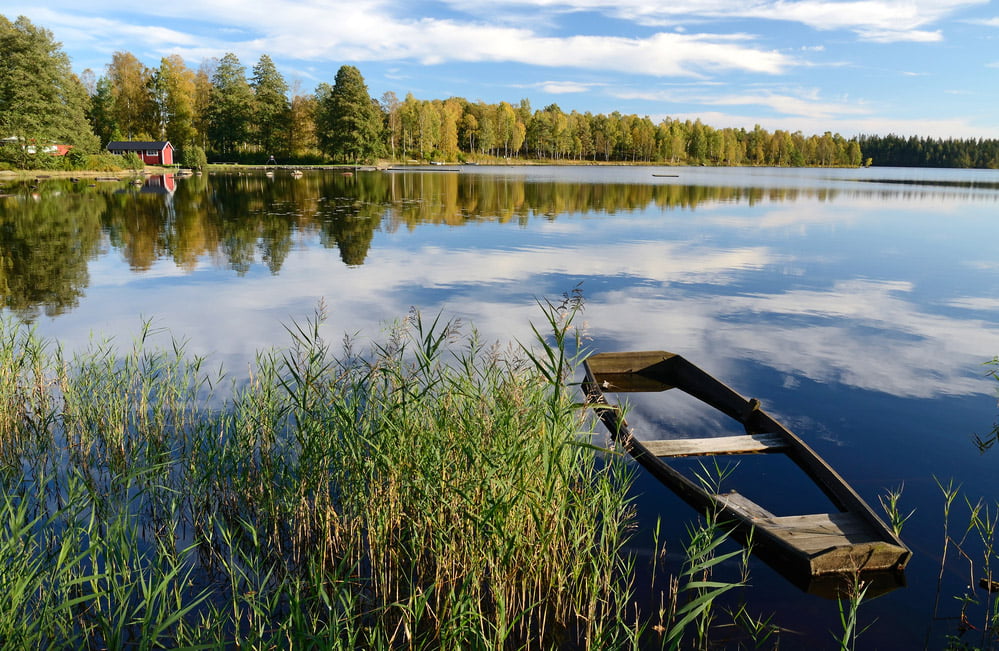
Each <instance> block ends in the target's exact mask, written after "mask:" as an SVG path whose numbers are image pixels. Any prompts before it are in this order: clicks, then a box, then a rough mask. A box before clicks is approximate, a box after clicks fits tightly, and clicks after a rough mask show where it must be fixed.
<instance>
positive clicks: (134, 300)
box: [0, 167, 999, 648]
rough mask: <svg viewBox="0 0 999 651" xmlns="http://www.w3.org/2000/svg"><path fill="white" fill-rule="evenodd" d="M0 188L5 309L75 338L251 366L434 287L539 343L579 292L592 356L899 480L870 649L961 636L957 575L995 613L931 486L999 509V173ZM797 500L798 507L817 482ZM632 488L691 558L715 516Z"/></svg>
mask: <svg viewBox="0 0 999 651" xmlns="http://www.w3.org/2000/svg"><path fill="white" fill-rule="evenodd" d="M653 174H675V175H677V176H676V177H672V176H664V177H656V176H653ZM0 195H3V196H2V198H0V260H2V265H0V295H2V296H3V297H4V304H5V306H6V308H5V309H6V312H7V313H12V314H15V315H17V316H19V317H20V318H22V319H27V320H31V321H33V322H34V323H35V324H36V325H37V328H38V330H39V332H40V333H41V334H43V335H46V336H51V337H54V338H57V339H58V340H59V341H60V342H62V344H63V345H64V346H65V347H67V348H69V349H73V348H79V347H85V346H86V345H87V343H88V341H89V340H90V338H91V337H95V338H103V337H107V336H111V337H116V338H117V339H118V341H120V342H121V343H122V345H123V346H124V345H127V344H128V342H129V341H130V340H131V338H132V337H133V336H134V335H135V334H137V333H138V331H139V328H140V325H141V323H142V322H143V320H145V319H151V320H152V321H153V324H154V325H155V326H157V327H161V328H165V329H168V330H169V331H170V332H171V333H172V334H173V335H174V336H177V337H180V338H185V339H187V340H188V342H189V344H188V346H189V349H190V350H191V352H192V353H199V354H202V353H203V354H209V355H210V356H211V359H212V360H214V361H215V362H216V363H222V364H224V365H225V366H226V368H228V369H230V371H231V372H233V373H234V374H238V373H239V372H241V371H242V369H245V368H246V367H247V364H249V363H250V362H252V359H253V354H254V352H255V351H257V350H260V349H263V348H267V347H270V346H278V345H283V344H285V343H286V342H287V341H288V336H287V333H286V332H285V330H284V325H286V324H290V323H291V322H292V321H295V320H298V321H302V320H304V319H307V318H309V316H310V315H311V314H312V313H313V311H314V310H315V308H316V306H317V304H318V303H319V301H320V300H325V303H326V305H327V307H328V311H329V320H328V324H327V326H326V331H327V333H329V336H330V337H331V338H332V339H336V338H338V337H339V336H341V335H343V334H355V333H356V334H357V335H358V337H359V338H360V339H361V340H367V339H378V338H379V337H380V333H381V332H382V329H383V327H384V326H385V325H386V324H388V323H390V322H391V321H393V320H396V319H400V318H402V317H404V316H405V315H406V313H407V312H408V311H409V309H410V307H411V306H415V307H418V308H419V309H420V310H422V311H423V312H424V314H436V313H437V312H439V311H442V312H443V313H444V315H445V316H447V317H457V318H460V319H462V320H463V321H464V322H466V323H469V324H474V326H475V327H476V328H477V329H478V330H479V332H480V333H481V335H482V336H483V337H484V338H486V339H490V340H492V339H499V340H503V341H508V340H512V339H519V340H522V341H529V340H530V323H531V322H532V321H534V322H536V323H538V324H540V323H541V320H542V318H541V314H540V311H539V309H538V307H537V304H536V299H538V298H544V297H548V298H551V299H553V300H555V299H558V298H560V297H561V296H562V294H563V293H565V292H570V291H572V290H573V289H574V288H576V287H577V286H579V287H580V288H581V289H582V292H583V294H584V296H585V300H586V307H585V313H584V318H585V321H586V323H587V334H588V336H589V337H590V340H589V342H588V343H589V345H590V346H591V347H592V349H593V350H594V351H611V350H647V349H666V350H671V351H673V352H677V353H681V354H683V355H684V356H685V357H687V358H688V359H689V360H691V361H692V362H694V363H695V364H698V365H700V366H702V367H703V368H705V369H706V370H708V371H709V372H711V373H712V374H714V375H715V376H716V377H718V378H719V379H721V380H722V381H724V382H726V383H727V384H729V385H730V386H732V387H733V388H735V389H736V390H737V391H739V392H741V393H743V394H745V395H752V396H755V397H758V398H760V399H761V400H762V402H763V404H764V407H765V408H766V409H767V410H768V411H770V412H771V413H773V414H774V415H775V416H776V417H778V418H779V419H781V420H783V421H784V422H785V424H787V425H788V426H789V427H791V429H793V430H795V431H796V432H797V433H798V434H799V435H800V436H801V437H802V438H804V439H805V440H806V441H807V442H808V443H809V444H810V445H812V446H813V447H814V448H815V449H816V450H817V451H818V452H819V453H820V454H822V455H823V456H824V457H825V459H826V460H827V461H828V462H829V463H830V464H831V465H833V466H834V467H835V468H836V469H837V470H839V471H840V473H841V474H842V475H843V476H844V477H845V478H846V479H847V480H848V481H849V482H850V483H851V484H852V485H853V486H854V487H855V488H856V489H857V490H858V492H860V493H861V495H862V496H863V497H864V498H866V499H867V500H868V501H869V502H870V503H871V504H872V506H874V507H875V509H876V510H880V507H878V506H877V504H878V496H879V495H881V494H883V493H884V491H885V489H888V488H897V487H899V486H902V485H904V491H903V497H902V506H903V509H904V510H905V511H906V512H908V511H909V510H911V509H916V511H915V514H914V515H913V516H912V517H911V519H910V520H909V521H908V522H907V523H906V525H905V528H904V530H903V539H904V540H905V541H906V542H907V544H909V545H910V547H911V548H912V549H913V552H914V557H913V560H912V561H911V563H910V565H909V569H908V571H907V573H906V575H907V581H908V586H907V587H905V588H902V589H898V590H894V591H892V592H889V593H887V594H885V595H882V596H880V597H878V598H876V599H873V600H871V601H869V602H867V603H865V604H864V605H863V606H862V607H861V610H860V622H861V625H867V624H870V625H871V627H870V629H868V630H867V631H866V632H865V633H864V634H863V636H862V637H861V639H860V643H859V644H860V647H861V648H920V647H923V646H928V647H929V648H938V647H940V646H942V645H943V643H944V639H945V636H947V635H950V634H957V633H958V631H959V620H958V616H959V614H960V604H959V603H958V601H957V600H956V599H955V597H958V596H961V595H964V594H968V595H970V596H974V597H975V598H976V599H977V600H978V601H979V604H980V605H979V606H976V607H971V608H969V610H968V614H969V617H971V618H973V619H972V623H974V624H975V625H976V626H980V625H981V623H982V621H983V620H982V618H983V617H984V615H983V608H984V607H987V606H986V600H987V599H988V595H987V593H985V592H984V591H982V590H977V591H976V590H973V589H971V588H969V587H968V586H970V585H972V584H973V583H974V584H977V582H978V579H979V578H981V577H983V576H985V575H986V573H987V568H986V567H985V566H984V563H983V558H982V552H981V545H980V544H978V543H976V542H975V541H974V540H973V538H974V536H970V537H969V538H968V540H967V541H965V543H964V544H963V547H962V549H964V550H965V551H966V552H967V554H968V555H969V556H970V557H971V558H973V560H974V564H973V573H974V576H972V571H971V570H969V565H970V564H969V561H968V560H967V559H963V558H960V557H958V556H957V554H956V553H955V546H954V545H953V544H952V545H951V551H950V555H949V559H948V562H947V563H946V565H945V566H944V569H943V572H942V577H943V578H942V582H941V584H940V588H939V605H936V602H937V600H938V577H939V576H941V558H940V557H941V552H942V550H943V544H944V528H943V524H942V522H943V497H942V493H941V491H940V489H939V488H938V486H937V480H940V481H943V482H947V481H949V480H950V479H953V480H955V482H956V483H960V484H961V485H962V497H961V498H959V501H958V503H956V505H955V507H954V512H953V513H952V514H951V520H952V523H953V525H952V530H951V533H952V535H953V537H954V538H955V539H958V540H959V539H960V537H961V536H962V535H963V533H964V527H965V525H966V524H967V521H968V520H967V518H968V506H967V505H966V504H965V502H964V498H965V497H966V498H967V499H968V500H970V501H972V502H975V501H977V500H978V499H979V498H983V499H984V500H985V503H986V504H987V505H988V508H989V509H990V514H991V515H992V517H996V513H997V509H999V506H997V498H999V490H997V489H999V481H997V480H996V478H995V473H994V469H995V467H996V465H997V463H999V449H992V450H986V451H984V452H981V451H980V450H979V449H978V447H977V446H976V445H975V442H974V436H975V435H976V434H977V435H981V436H985V435H987V434H988V433H989V432H991V431H992V428H993V424H994V423H995V421H996V419H997V416H999V408H997V404H996V389H997V388H999V383H997V382H995V381H994V380H992V379H990V378H988V377H987V376H986V372H987V369H986V367H984V366H983V365H982V364H983V362H985V361H987V360H990V359H992V357H993V356H995V355H997V354H999V172H993V171H968V170H899V169H878V168H872V169H856V170H819V169H804V170H784V169H713V168H700V169H694V168H673V169H668V168H647V167H578V168H577V167H523V168H519V167H518V168H506V167H504V168H492V167H465V168H463V169H462V171H461V173H455V172H447V171H431V172H370V173H365V172H361V173H358V174H356V175H354V176H343V175H341V174H338V173H334V172H307V173H306V174H305V175H304V176H303V177H301V178H293V177H292V176H291V175H290V174H289V173H287V172H281V171H279V172H277V173H276V174H275V175H274V176H273V177H266V176H264V175H262V174H260V175H222V174H219V175H208V176H203V177H192V178H185V179H174V178H172V177H167V178H164V177H154V178H151V179H150V180H149V181H148V182H147V183H146V185H144V186H142V187H137V186H133V185H130V184H128V183H127V182H120V183H105V182H93V181H89V180H83V181H80V182H71V181H70V180H55V179H53V180H42V181H41V182H40V183H37V184H35V183H34V182H24V183H18V182H13V181H0ZM168 341H169V340H168V339H166V338H164V339H163V343H164V345H166V344H167V343H168ZM634 417H635V418H636V419H637V420H638V422H643V423H649V424H650V425H657V426H663V427H671V428H680V429H683V430H684V431H687V432H689V433H691V434H695V435H696V434H698V433H699V432H698V431H697V430H698V429H705V428H707V427H709V426H710V424H711V423H709V422H706V421H705V420H704V417H703V416H699V415H697V414H689V415H683V416H682V417H681V418H682V419H683V420H682V421H681V422H678V421H677V420H676V419H674V418H672V417H671V418H670V420H669V421H668V422H666V421H665V419H664V418H663V417H662V413H661V408H657V406H656V405H655V404H644V403H643V404H639V405H636V407H635V414H634ZM996 447H997V448H999V446H996ZM772 472H775V473H776V472H782V471H781V470H780V469H777V468H775V469H773V470H772ZM764 477H765V472H764ZM764 483H765V479H764ZM779 497H781V498H782V499H784V500H785V501H786V502H787V503H788V504H789V505H790V506H789V508H793V505H794V504H795V503H796V501H797V499H798V496H797V495H787V496H779ZM635 504H636V506H637V508H638V513H639V519H640V525H641V528H640V530H639V531H638V532H637V534H636V543H635V551H636V553H637V555H638V559H639V560H638V563H639V565H641V564H643V563H644V562H645V560H646V559H648V558H649V557H650V556H651V555H652V545H651V542H649V538H648V535H647V533H648V530H649V529H650V528H651V527H652V526H654V523H655V520H656V518H657V517H658V516H660V515H662V516H663V517H664V518H665V519H667V521H669V522H671V524H670V525H669V532H668V535H667V546H668V551H669V552H670V559H671V562H675V561H676V559H678V558H679V557H678V554H679V550H680V549H681V547H682V544H683V542H684V531H683V526H681V525H679V524H676V522H684V521H689V520H691V519H692V518H693V517H694V515H695V514H694V512H693V511H692V510H691V509H689V508H688V507H686V506H685V505H684V504H682V503H680V502H679V501H678V500H677V499H676V498H674V497H673V496H672V495H671V494H669V493H667V492H665V491H664V490H663V489H661V488H660V487H659V486H658V485H656V484H655V483H654V482H651V481H649V480H647V479H646V478H644V477H643V476H640V477H639V479H638V481H637V483H636V487H635ZM993 561H994V565H995V566H996V567H997V568H999V559H993ZM671 570H672V571H674V572H675V571H677V570H678V567H676V565H675V564H674V565H673V566H672V567H671ZM997 573H999V572H997ZM994 578H995V577H994ZM644 581H645V577H644V576H640V578H639V583H642V582H644ZM751 583H752V586H751V587H749V588H747V589H745V590H743V591H741V592H740V593H739V595H738V596H737V597H736V601H738V600H745V601H747V602H748V603H749V604H750V606H751V609H752V610H754V612H757V613H762V614H764V615H767V614H770V613H776V614H775V615H774V621H775V623H778V624H780V625H781V626H783V627H786V628H787V629H790V630H791V631H792V632H787V633H784V634H783V635H782V637H781V646H782V648H796V647H799V646H802V645H804V644H806V643H808V644H811V645H813V646H814V645H818V646H819V647H823V646H829V645H832V644H833V638H832V633H833V632H835V631H837V630H839V626H840V625H839V615H838V611H837V604H836V603H835V602H834V601H828V600H825V599H822V598H819V597H814V596H811V595H805V594H804V593H802V592H801V591H800V590H798V589H797V588H795V587H793V586H791V585H790V584H788V583H787V582H786V581H784V580H783V579H782V578H781V577H780V576H779V575H777V574H776V573H775V572H773V571H772V570H770V569H769V568H768V567H766V566H765V565H762V564H760V563H754V564H753V566H752V578H751ZM636 587H637V588H638V591H639V593H641V592H643V591H647V586H645V585H638V586H636ZM976 618H977V619H976ZM969 635H971V636H972V637H970V638H966V639H968V641H969V642H972V643H976V642H977V640H978V638H977V637H974V633H970V634H969Z"/></svg>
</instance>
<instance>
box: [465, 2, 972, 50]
mask: <svg viewBox="0 0 999 651" xmlns="http://www.w3.org/2000/svg"><path fill="white" fill-rule="evenodd" d="M473 2H474V0H451V1H450V3H449V4H451V5H452V6H455V7H458V8H460V9H463V10H466V11H474V10H475V9H474V7H473ZM986 2H987V0H940V1H937V0H853V1H846V2H842V1H837V0H797V1H796V0H755V1H753V0H749V1H747V2H742V3H733V2H729V1H727V0H678V1H674V2H657V3H649V2H647V1H646V0H498V1H497V2H492V3H488V5H487V6H488V7H489V11H497V10H499V9H500V8H503V9H509V8H510V7H529V8H535V9H547V10H550V11H575V12H579V11H595V12H601V13H605V14H608V15H611V16H614V17H617V18H621V19H624V20H630V21H634V22H637V23H640V24H645V25H650V26H663V25H679V24H685V23H694V24H703V23H705V22H709V21H716V20H732V19H736V18H757V19H765V20H779V21H786V22H795V23H800V24H803V25H807V26H809V27H811V28H813V29H817V30H823V31H827V30H837V29H842V30H850V31H853V32H854V33H855V34H856V35H857V36H858V37H859V38H861V39H863V40H871V41H876V42H894V41H917V42H928V41H935V40H939V39H940V38H941V35H940V33H939V31H927V30H925V29H923V28H925V27H926V26H928V25H932V24H934V23H936V22H938V21H940V20H942V19H944V18H946V17H948V16H950V15H951V14H953V13H955V12H957V11H959V10H961V9H964V8H966V7H969V6H974V5H980V4H985V3H986ZM474 4H478V3H474Z"/></svg>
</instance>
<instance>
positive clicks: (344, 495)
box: [0, 298, 635, 649]
mask: <svg viewBox="0 0 999 651" xmlns="http://www.w3.org/2000/svg"><path fill="white" fill-rule="evenodd" d="M541 308H542V314H543V318H544V323H545V326H544V327H543V328H536V329H535V336H536V341H534V342H531V343H528V344H525V345H524V346H512V347H509V346H508V347H506V348H503V347H500V346H499V345H486V344H484V343H483V342H481V341H480V340H479V338H478V336H477V335H476V333H475V332H474V330H473V331H471V332H468V333H466V332H465V331H464V328H463V327H462V325H461V324H460V323H458V322H456V321H445V320H444V319H443V318H442V317H441V316H438V317H436V318H434V319H433V320H430V321H426V320H424V318H423V317H422V315H421V314H420V313H419V312H416V311H414V312H413V313H412V314H411V315H410V317H409V318H408V319H406V320H404V321H402V322H400V323H398V324H396V325H395V326H393V327H392V328H391V329H390V330H389V332H387V333H386V335H385V338H384V341H382V342H379V343H376V344H373V345H372V347H371V349H370V350H368V351H365V352H363V353H357V352H355V350H354V344H353V342H350V341H346V342H345V343H344V346H343V347H342V350H340V351H339V352H338V353H334V352H333V347H332V346H331V345H329V344H328V343H327V342H326V341H325V339H324V337H323V318H324V308H323V307H322V306H320V308H319V309H317V312H316V314H315V315H314V317H313V319H311V320H310V321H308V322H307V323H304V324H293V325H291V326H289V328H288V332H289V336H290V340H291V341H290V344H289V345H288V346H287V348H285V349H283V350H269V351H262V352H261V353H259V354H258V356H257V359H256V362H255V364H254V365H253V367H252V368H251V371H250V373H249V376H248V377H246V378H242V379H240V380H238V381H237V380H236V379H229V378H227V376H226V375H225V373H224V372H223V371H221V370H218V371H209V370H208V369H207V363H206V360H204V359H202V358H198V357H196V356H191V355H189V354H188V353H187V352H186V349H185V345H184V343H183V342H181V341H176V340H170V342H169V345H168V346H166V347H157V346H156V345H154V340H156V339H158V338H160V337H161V336H162V333H159V332H158V331H157V330H156V329H155V328H153V327H152V325H151V324H148V323H147V324H144V325H143V327H142V329H141V332H140V334H139V336H138V337H136V339H135V341H133V342H132V346H131V348H130V349H128V350H126V351H125V352H124V354H121V353H119V352H118V349H117V348H116V347H115V345H114V342H109V341H103V342H97V343H95V344H94V345H93V346H92V347H91V349H89V350H88V351H84V352H82V353H78V354H75V355H73V356H71V357H69V356H66V355H64V354H63V352H62V351H61V350H60V349H59V348H58V347H57V346H55V345H54V344H53V343H51V342H44V341H42V340H39V339H38V338H37V337H36V336H35V335H34V333H33V332H31V331H30V329H27V328H25V327H24V326H22V325H19V324H17V323H14V322H10V321H4V322H3V323H0V361H2V362H3V364H2V366H0V369H2V370H0V479H2V482H3V486H2V488H3V490H4V495H5V498H4V499H5V500H6V501H5V502H0V531H2V539H0V560H2V561H3V562H2V563H0V582H2V587H3V588H5V590H4V596H3V598H4V599H7V602H6V603H4V604H3V605H4V606H6V607H4V608H3V609H2V611H0V643H3V644H4V646H8V647H9V646H13V647H22V648H29V647H30V648H38V647H51V646H56V647H64V646H88V645H89V646H95V645H96V646H108V647H120V646H124V645H135V646H140V647H143V648H145V647H152V646H188V645H193V646H200V645H209V646H218V645H222V646H228V645H240V646H253V647H258V646H259V647H267V646H271V647H273V646H289V645H295V644H298V645H316V646H322V647H328V648H357V647H371V648H440V647H445V648H455V647H463V648H464V647H468V648H495V649H500V648H542V647H543V648H551V647H559V646H571V647H586V648H613V647H620V646H629V645H633V644H634V643H635V642H634V640H635V634H634V631H633V629H632V628H630V627H629V624H628V622H627V620H626V617H625V616H624V610H625V607H626V606H627V603H628V599H629V597H630V583H629V582H630V575H631V566H630V561H629V559H628V558H627V557H626V556H625V554H624V552H623V545H624V543H625V540H626V538H627V535H628V534H627V532H628V529H629V526H630V522H631V510H630V505H629V503H628V501H627V498H626V492H627V487H628V485H629V482H630V474H629V471H628V469H627V468H626V467H625V466H624V465H623V464H620V463H607V462H602V461H601V460H600V458H599V454H600V453H599V450H598V448H597V446H595V445H593V444H592V443H591V442H590V441H591V438H592V436H593V433H592V430H591V429H590V426H589V424H588V421H585V420H584V419H583V417H582V416H581V414H580V410H579V409H578V405H577V404H576V403H574V402H573V400H572V397H571V396H572V394H571V393H570V392H569V391H567V390H566V383H567V380H568V379H569V378H570V377H571V375H572V373H573V372H574V369H575V365H576V364H578V362H579V356H580V355H581V354H582V347H581V345H580V343H581V335H580V332H579V329H578V328H577V327H576V324H575V319H576V318H577V316H578V313H579V310H580V309H581V305H580V304H579V303H578V301H576V302H574V301H572V300H570V299H569V298H567V300H566V301H563V302H560V303H550V302H547V301H543V302H541ZM229 383H231V384H229ZM227 384H228V385H229V387H231V388H226V385H227Z"/></svg>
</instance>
